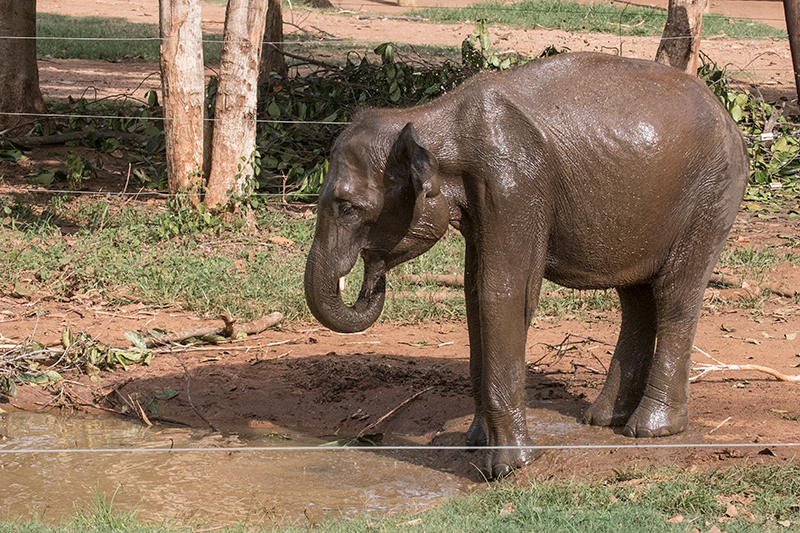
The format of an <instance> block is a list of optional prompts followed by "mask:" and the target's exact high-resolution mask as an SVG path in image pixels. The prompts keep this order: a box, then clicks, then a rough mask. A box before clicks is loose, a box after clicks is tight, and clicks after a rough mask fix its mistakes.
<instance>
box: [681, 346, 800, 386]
mask: <svg viewBox="0 0 800 533" xmlns="http://www.w3.org/2000/svg"><path fill="white" fill-rule="evenodd" d="M693 348H694V349H695V350H697V351H698V352H700V353H701V354H703V355H705V356H706V357H708V358H709V359H711V360H712V361H714V363H716V364H713V365H712V364H710V363H698V362H694V361H693V363H694V365H695V366H693V367H692V370H695V371H697V370H701V372H700V374H698V375H696V376H694V377H691V378H689V381H697V380H698V379H700V378H702V377H703V376H705V375H706V374H708V373H709V372H715V371H719V370H753V371H756V372H763V373H764V374H769V375H770V376H773V377H775V378H776V379H777V380H778V381H797V382H800V375H798V376H787V375H786V374H783V373H781V372H778V371H777V370H775V369H774V368H769V367H767V366H761V365H729V364H726V363H723V362H722V361H720V360H719V359H715V358H714V357H712V356H711V355H710V354H708V353H707V352H704V351H703V350H701V349H700V348H698V347H697V346H693Z"/></svg>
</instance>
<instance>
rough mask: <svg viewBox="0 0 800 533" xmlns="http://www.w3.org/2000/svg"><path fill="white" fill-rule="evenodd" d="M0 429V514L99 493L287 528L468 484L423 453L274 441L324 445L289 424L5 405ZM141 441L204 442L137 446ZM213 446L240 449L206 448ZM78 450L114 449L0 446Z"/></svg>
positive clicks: (173, 513)
mask: <svg viewBox="0 0 800 533" xmlns="http://www.w3.org/2000/svg"><path fill="white" fill-rule="evenodd" d="M266 433H271V436H269V435H265V434H266ZM0 434H2V438H0V451H2V452H3V453H0V502H2V507H0V508H1V509H2V512H0V519H13V518H14V517H23V518H27V517H33V516H36V517H39V518H41V519H43V520H44V521H46V522H54V523H57V522H59V521H61V520H63V519H64V518H66V517H70V516H74V515H75V513H76V511H80V510H83V509H89V508H91V507H92V505H93V503H94V502H95V501H96V498H97V496H98V495H100V496H102V497H104V498H106V500H108V501H112V499H113V503H112V505H113V507H112V508H113V509H115V510H117V511H121V512H125V511H129V510H135V511H136V512H137V514H138V516H139V517H140V518H141V519H143V520H146V521H164V520H166V521H167V522H170V523H179V524H211V525H214V526H217V525H223V524H225V525H227V524H241V523H247V524H250V525H259V524H269V525H287V524H292V523H309V522H312V523H313V522H318V521H320V520H323V519H325V518H329V517H330V518H338V517H345V518H347V517H354V516H356V515H362V514H371V515H376V516H381V515H385V514H387V513H394V512H414V511H415V510H421V509H423V508H425V507H428V506H431V505H434V504H436V503H438V502H440V501H442V500H443V499H444V498H447V497H450V496H454V495H457V494H461V493H465V492H466V491H467V490H468V489H469V488H470V487H474V484H473V483H471V482H469V481H468V480H465V479H463V478H459V477H456V476H454V475H451V474H448V473H443V472H441V471H438V470H433V469H431V468H427V467H426V466H423V465H424V463H425V461H426V459H425V458H424V457H417V458H415V459H413V462H410V461H407V460H401V459H399V458H398V457H399V456H398V455H397V453H395V454H394V456H392V455H391V454H386V453H381V452H380V451H378V452H375V451H366V450H364V449H363V448H362V449H360V450H356V449H352V450H341V449H339V450H331V449H327V448H322V449H320V450H319V451H317V450H311V451H308V450H302V451H294V450H285V449H281V450H275V449H274V448H276V447H279V448H286V447H291V446H300V447H309V446H314V447H315V446H318V445H319V444H321V443H323V442H324V441H323V440H320V439H317V438H310V437H307V436H303V435H300V434H297V433H296V432H290V431H286V432H274V431H271V432H265V431H261V432H260V435H257V434H256V433H255V432H254V431H252V430H250V431H248V430H247V428H242V429H241V431H238V432H234V431H225V432H219V433H215V432H209V431H198V430H193V429H184V428H178V429H176V428H163V427H162V428H158V427H152V428H146V427H143V426H142V425H141V424H137V423H134V422H131V421H128V420H123V419H118V418H111V417H104V416H89V415H70V416H61V415H54V414H44V413H36V414H31V413H12V414H4V415H0ZM148 448H149V449H152V448H166V449H168V448H173V449H185V448H202V449H203V450H202V451H188V452H187V451H171V452H170V451H164V452H160V451H159V452H153V451H149V452H142V451H137V450H141V449H148ZM217 448H226V449H227V448H234V449H235V448H247V450H243V451H228V450H226V451H213V450H211V449H217ZM252 448H258V449H257V450H252ZM262 448H263V449H262ZM270 448H273V450H270ZM76 449H116V450H120V451H117V452H104V453H91V452H85V453H84V452H73V451H64V452H61V453H45V452H41V453H27V452H26V453H5V452H7V451H11V450H76ZM402 453H403V454H405V455H408V454H409V452H402ZM415 463H416V464H415Z"/></svg>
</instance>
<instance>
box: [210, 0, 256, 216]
mask: <svg viewBox="0 0 800 533" xmlns="http://www.w3.org/2000/svg"><path fill="white" fill-rule="evenodd" d="M266 15H267V0H229V1H228V8H227V12H226V15H225V31H224V36H223V41H224V44H223V47H222V58H221V61H220V73H219V80H220V81H219V87H218V89H217V102H216V107H215V108H214V109H215V123H214V142H213V143H212V144H213V146H212V149H211V173H210V174H209V176H208V190H207V193H206V197H205V203H206V204H207V205H208V206H210V207H217V206H220V205H225V204H227V203H228V201H229V199H230V198H231V197H232V196H234V197H235V196H237V195H240V194H241V193H242V192H244V191H245V189H246V183H247V182H248V180H249V179H251V178H252V177H253V164H252V162H253V157H252V156H253V152H254V151H255V144H256V143H255V139H256V95H257V91H256V87H257V85H258V66H259V60H260V57H259V56H260V53H261V40H262V39H263V37H264V28H265V24H266Z"/></svg>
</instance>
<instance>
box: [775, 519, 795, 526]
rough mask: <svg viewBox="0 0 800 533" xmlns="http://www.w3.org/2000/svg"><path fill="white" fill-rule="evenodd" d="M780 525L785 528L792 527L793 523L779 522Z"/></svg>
mask: <svg viewBox="0 0 800 533" xmlns="http://www.w3.org/2000/svg"><path fill="white" fill-rule="evenodd" d="M778 524H779V525H781V526H783V527H790V526H791V525H792V523H791V522H790V521H788V520H778Z"/></svg>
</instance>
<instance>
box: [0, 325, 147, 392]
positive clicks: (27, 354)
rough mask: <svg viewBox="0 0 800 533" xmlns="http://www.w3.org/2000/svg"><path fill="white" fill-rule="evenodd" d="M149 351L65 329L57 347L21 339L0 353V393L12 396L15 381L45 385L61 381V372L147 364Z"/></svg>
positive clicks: (140, 346)
mask: <svg viewBox="0 0 800 533" xmlns="http://www.w3.org/2000/svg"><path fill="white" fill-rule="evenodd" d="M152 357H153V354H152V352H151V351H150V350H149V349H147V347H146V346H144V345H142V344H140V343H134V346H133V347H132V348H114V347H112V346H109V345H107V344H103V343H100V342H97V341H96V340H94V339H93V338H92V337H91V336H90V335H87V334H85V333H77V332H73V331H71V330H70V329H69V328H66V329H65V330H63V331H62V333H61V348H48V347H46V346H45V345H44V344H42V343H40V342H36V341H31V342H23V343H21V344H19V345H17V346H16V347H14V348H11V349H9V350H8V351H6V352H5V353H3V354H2V355H0V393H4V394H8V395H9V396H14V395H15V394H16V392H17V384H28V385H36V386H40V387H47V386H50V385H53V384H55V383H57V382H59V381H61V379H62V377H61V372H64V371H65V370H79V371H80V372H85V373H87V374H94V373H96V372H98V371H100V370H114V369H116V368H118V367H120V368H123V369H127V368H128V366H131V365H135V364H144V365H146V364H148V363H149V362H150V360H151V359H152Z"/></svg>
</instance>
